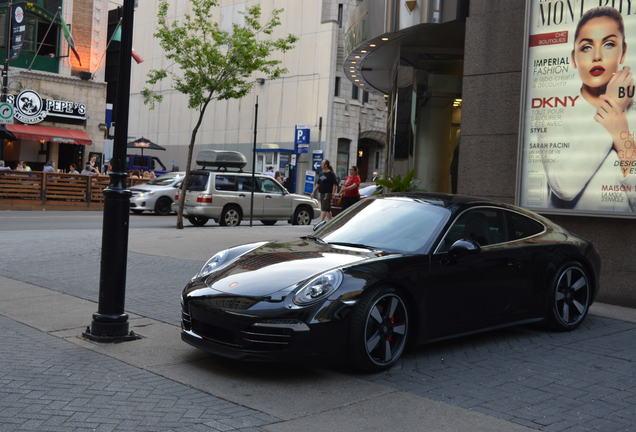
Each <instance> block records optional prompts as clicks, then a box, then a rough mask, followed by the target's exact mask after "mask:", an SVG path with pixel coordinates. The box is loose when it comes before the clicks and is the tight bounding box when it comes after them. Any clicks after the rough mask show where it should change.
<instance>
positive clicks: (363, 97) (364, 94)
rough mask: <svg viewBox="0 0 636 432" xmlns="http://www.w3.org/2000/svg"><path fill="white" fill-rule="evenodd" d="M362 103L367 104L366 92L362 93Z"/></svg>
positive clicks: (367, 96)
mask: <svg viewBox="0 0 636 432" xmlns="http://www.w3.org/2000/svg"><path fill="white" fill-rule="evenodd" d="M362 103H369V92H368V91H366V90H364V91H363V92H362Z"/></svg>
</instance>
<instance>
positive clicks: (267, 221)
mask: <svg viewBox="0 0 636 432" xmlns="http://www.w3.org/2000/svg"><path fill="white" fill-rule="evenodd" d="M261 223H262V224H263V225H274V224H275V223H276V221H275V220H262V221H261Z"/></svg>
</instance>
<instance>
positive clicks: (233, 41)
mask: <svg viewBox="0 0 636 432" xmlns="http://www.w3.org/2000/svg"><path fill="white" fill-rule="evenodd" d="M176 1H182V0H176ZM189 1H190V4H191V5H192V12H191V13H189V14H186V15H185V16H184V18H183V20H182V21H181V22H180V21H178V20H175V21H173V22H172V23H168V19H167V15H168V7H169V4H168V3H169V0H159V9H158V12H157V18H158V25H157V30H156V32H155V34H154V36H155V38H157V39H158V40H159V44H160V46H161V48H162V49H163V51H164V53H165V56H166V58H167V59H168V60H170V61H172V63H173V64H172V66H171V68H170V69H167V68H166V69H153V70H151V71H150V72H149V73H148V77H147V81H146V83H147V84H148V85H149V86H153V85H154V84H157V83H158V82H159V81H161V80H163V79H164V78H170V79H171V80H172V83H173V86H174V89H175V90H177V91H178V92H180V93H182V94H184V95H187V97H188V108H190V109H193V110H196V111H197V112H198V120H197V122H196V124H195V126H194V128H193V129H192V134H191V136H190V145H189V146H188V162H187V164H186V174H185V178H184V181H183V183H182V185H181V192H180V194H179V206H178V212H177V228H179V229H183V203H184V201H185V190H186V186H187V185H188V181H189V179H190V165H191V163H192V152H193V149H194V143H195V141H196V137H197V133H198V131H199V127H200V126H201V122H202V121H203V117H204V115H205V111H206V109H207V107H208V105H209V104H210V102H211V101H213V100H225V99H238V98H242V97H244V96H245V95H247V94H248V93H249V91H250V90H251V89H252V87H253V85H254V79H253V77H252V74H254V73H255V72H259V73H260V74H263V75H265V77H267V78H268V79H275V78H278V77H280V76H281V74H283V73H285V72H287V70H286V69H285V68H283V67H281V66H280V64H281V61H280V60H273V59H271V57H270V56H271V54H272V53H274V52H276V51H281V52H285V51H288V50H290V49H291V48H292V47H293V46H294V43H295V42H296V41H297V40H298V38H297V37H296V36H294V35H291V34H289V35H287V36H286V37H283V38H279V39H272V38H271V35H272V33H273V31H274V29H275V28H276V27H278V26H279V25H280V24H281V21H280V14H281V13H282V12H283V10H282V9H275V10H274V11H272V16H271V18H270V19H269V20H268V21H267V22H265V23H261V8H260V6H259V5H255V6H252V7H249V8H248V9H247V10H246V11H245V13H244V24H242V25H238V24H234V25H233V26H232V31H230V32H227V31H223V30H221V28H220V26H219V24H218V23H217V22H215V21H214V19H213V17H212V10H213V8H215V7H217V6H218V0H189ZM142 94H143V96H144V103H145V104H147V105H149V106H150V108H151V109H152V108H154V106H155V103H156V102H161V100H162V95H161V94H158V93H157V92H155V91H153V90H152V89H151V88H149V87H146V88H145V89H144V90H143V91H142Z"/></svg>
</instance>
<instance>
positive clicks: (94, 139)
mask: <svg viewBox="0 0 636 432" xmlns="http://www.w3.org/2000/svg"><path fill="white" fill-rule="evenodd" d="M13 89H19V90H17V91H16V90H13ZM104 100H105V85H104V84H101V85H100V84H99V83H94V82H92V81H84V80H80V79H78V78H74V77H61V76H59V75H53V74H48V73H44V72H28V71H20V72H19V73H18V74H17V75H15V77H12V79H11V80H10V94H9V96H8V99H7V101H8V102H9V103H10V104H12V105H13V108H14V116H13V124H7V125H6V133H5V134H4V135H5V136H4V139H3V142H2V145H0V159H3V160H4V161H5V163H6V164H7V165H8V166H10V167H12V168H15V167H16V165H17V164H18V162H20V161H24V162H26V164H27V165H28V166H30V167H31V169H32V170H35V171H39V170H41V169H42V167H43V166H44V164H45V163H46V162H47V161H49V160H51V161H53V162H54V163H55V167H56V168H57V169H61V170H63V171H65V172H66V171H67V170H68V168H69V166H70V165H71V164H73V165H75V166H76V167H77V169H78V170H81V169H82V166H83V163H84V162H85V161H86V160H87V158H88V155H89V153H90V152H93V153H97V154H101V152H102V145H103V132H102V130H101V128H100V124H99V123H100V119H103V117H104ZM101 127H103V126H101Z"/></svg>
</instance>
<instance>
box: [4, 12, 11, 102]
mask: <svg viewBox="0 0 636 432" xmlns="http://www.w3.org/2000/svg"><path fill="white" fill-rule="evenodd" d="M12 25H13V1H12V0H9V4H8V5H7V34H6V35H5V43H6V44H7V53H6V55H5V57H4V68H3V69H2V102H6V101H7V96H8V95H9V57H11V26H12Z"/></svg>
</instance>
